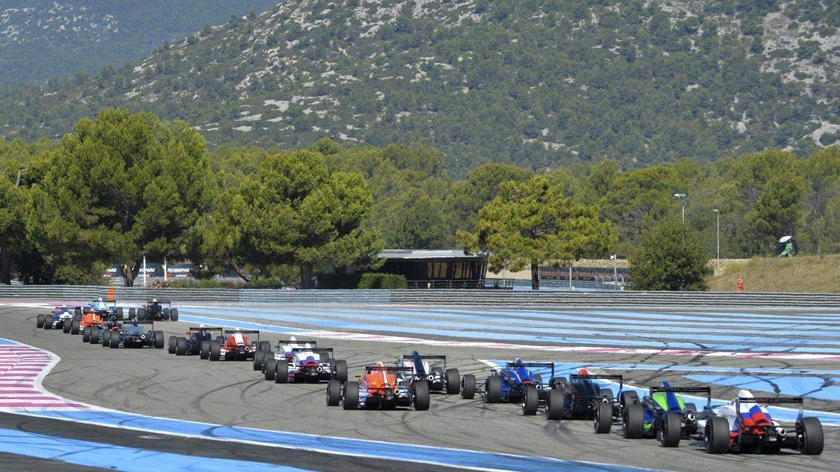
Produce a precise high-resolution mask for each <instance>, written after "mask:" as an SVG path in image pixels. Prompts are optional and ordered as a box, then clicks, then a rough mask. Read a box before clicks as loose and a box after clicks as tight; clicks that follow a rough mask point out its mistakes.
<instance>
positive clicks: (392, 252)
mask: <svg viewBox="0 0 840 472" xmlns="http://www.w3.org/2000/svg"><path fill="white" fill-rule="evenodd" d="M378 256H379V257H380V258H386V259H482V258H483V257H484V256H483V255H481V254H464V250H463V249H383V250H382V252H380V253H379V254H378Z"/></svg>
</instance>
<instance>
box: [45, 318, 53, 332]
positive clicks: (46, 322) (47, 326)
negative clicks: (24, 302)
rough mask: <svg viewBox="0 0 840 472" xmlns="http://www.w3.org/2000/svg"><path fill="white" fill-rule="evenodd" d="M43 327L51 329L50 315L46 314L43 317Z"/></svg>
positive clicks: (51, 319) (51, 320)
mask: <svg viewBox="0 0 840 472" xmlns="http://www.w3.org/2000/svg"><path fill="white" fill-rule="evenodd" d="M44 329H53V317H52V315H47V316H45V317H44Z"/></svg>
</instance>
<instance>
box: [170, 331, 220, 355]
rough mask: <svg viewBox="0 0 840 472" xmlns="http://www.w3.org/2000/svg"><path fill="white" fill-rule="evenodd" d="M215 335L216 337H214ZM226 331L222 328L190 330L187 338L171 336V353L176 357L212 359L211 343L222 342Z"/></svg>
mask: <svg viewBox="0 0 840 472" xmlns="http://www.w3.org/2000/svg"><path fill="white" fill-rule="evenodd" d="M214 334H215V336H214ZM223 337H224V329H222V328H221V327H209V328H208V327H205V326H204V325H201V326H199V327H198V328H190V330H189V332H187V335H186V336H169V353H170V354H175V355H176V356H187V355H196V354H198V355H199V357H201V358H202V359H207V358H209V357H210V342H211V341H213V340H216V341H221V339H222V338H223Z"/></svg>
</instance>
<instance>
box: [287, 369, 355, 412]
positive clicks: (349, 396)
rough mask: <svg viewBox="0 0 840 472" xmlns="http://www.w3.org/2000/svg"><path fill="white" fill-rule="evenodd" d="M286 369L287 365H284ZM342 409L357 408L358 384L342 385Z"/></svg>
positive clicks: (348, 383)
mask: <svg viewBox="0 0 840 472" xmlns="http://www.w3.org/2000/svg"><path fill="white" fill-rule="evenodd" d="M286 367H287V369H288V364H286ZM341 403H342V407H343V408H344V409H345V410H355V409H357V408H359V382H347V383H345V384H344V395H342V402H341Z"/></svg>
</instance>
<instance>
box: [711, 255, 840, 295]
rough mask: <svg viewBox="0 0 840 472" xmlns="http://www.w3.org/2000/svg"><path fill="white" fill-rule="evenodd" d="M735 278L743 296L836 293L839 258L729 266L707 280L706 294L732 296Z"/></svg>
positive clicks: (800, 258)
mask: <svg viewBox="0 0 840 472" xmlns="http://www.w3.org/2000/svg"><path fill="white" fill-rule="evenodd" d="M738 277H741V278H742V279H744V290H745V291H747V292H800V293H805V292H808V293H840V255H830V256H823V257H819V256H797V257H792V258H784V259H780V258H775V257H771V258H754V259H750V260H749V261H744V262H738V263H732V264H729V265H728V266H727V267H725V268H722V273H721V275H719V276H714V277H709V279H708V280H709V290H711V291H715V292H734V291H735V289H736V283H737V281H738Z"/></svg>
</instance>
